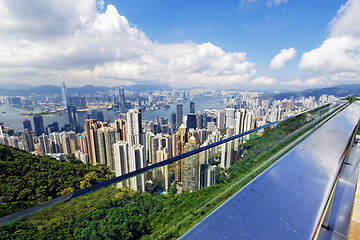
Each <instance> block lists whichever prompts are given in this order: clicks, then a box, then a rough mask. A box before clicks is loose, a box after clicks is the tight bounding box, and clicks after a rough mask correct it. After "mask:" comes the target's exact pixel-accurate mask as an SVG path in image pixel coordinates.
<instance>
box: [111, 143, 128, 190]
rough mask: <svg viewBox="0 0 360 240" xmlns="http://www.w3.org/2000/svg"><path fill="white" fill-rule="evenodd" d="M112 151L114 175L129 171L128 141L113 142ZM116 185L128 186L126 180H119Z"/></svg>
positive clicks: (117, 175)
mask: <svg viewBox="0 0 360 240" xmlns="http://www.w3.org/2000/svg"><path fill="white" fill-rule="evenodd" d="M113 152H114V165H115V166H114V168H115V174H116V177H119V176H121V175H124V174H126V173H128V172H129V155H128V154H129V153H128V143H127V142H126V141H118V142H116V143H114V144H113ZM117 185H118V187H125V186H128V180H125V181H121V182H120V183H118V184H117Z"/></svg>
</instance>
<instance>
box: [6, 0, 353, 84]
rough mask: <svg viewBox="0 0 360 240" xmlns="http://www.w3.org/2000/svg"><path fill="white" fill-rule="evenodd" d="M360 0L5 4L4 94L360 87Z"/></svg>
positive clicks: (19, 0)
mask: <svg viewBox="0 0 360 240" xmlns="http://www.w3.org/2000/svg"><path fill="white" fill-rule="evenodd" d="M358 16H360V0H349V1H345V0H331V1H329V0H316V1H311V0H237V1H235V0H226V1H216V0H211V1H209V0H207V1H205V0H196V1H194V0H192V1H190V0H181V1H180V0H151V1H149V0H141V1H140V0H110V1H109V0H76V1H74V0H0V86H1V84H3V85H4V86H5V84H7V83H19V84H29V85H34V86H37V85H45V84H51V85H60V83H61V82H65V83H66V84H67V86H74V87H75V86H83V85H88V84H91V85H97V86H119V85H132V84H137V83H147V84H153V83H156V84H163V83H165V84H168V85H169V86H171V87H174V88H193V87H207V88H215V89H243V90H284V89H288V90H301V89H306V88H317V87H327V86H333V85H338V84H352V83H360V22H359V19H358Z"/></svg>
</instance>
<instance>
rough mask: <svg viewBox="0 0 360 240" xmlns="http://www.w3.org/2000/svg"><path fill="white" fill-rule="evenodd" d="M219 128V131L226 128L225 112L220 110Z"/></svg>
mask: <svg viewBox="0 0 360 240" xmlns="http://www.w3.org/2000/svg"><path fill="white" fill-rule="evenodd" d="M217 127H218V128H219V129H223V128H225V111H224V110H220V111H219V113H218V119H217Z"/></svg>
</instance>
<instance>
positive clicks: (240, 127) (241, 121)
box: [235, 108, 246, 135]
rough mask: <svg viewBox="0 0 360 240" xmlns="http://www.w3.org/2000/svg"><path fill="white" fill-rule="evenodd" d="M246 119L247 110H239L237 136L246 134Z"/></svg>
mask: <svg viewBox="0 0 360 240" xmlns="http://www.w3.org/2000/svg"><path fill="white" fill-rule="evenodd" d="M245 117H246V110H245V109H243V108H242V109H238V110H237V111H236V126H235V127H236V131H235V134H236V135H237V134H240V133H243V132H244V126H245Z"/></svg>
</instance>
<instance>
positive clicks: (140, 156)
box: [129, 145, 146, 192]
mask: <svg viewBox="0 0 360 240" xmlns="http://www.w3.org/2000/svg"><path fill="white" fill-rule="evenodd" d="M143 151H144V147H143V146H142V145H134V146H131V147H129V172H133V171H135V170H138V169H141V168H143V167H145V164H146V163H145V161H144V152H143ZM130 188H131V189H133V190H135V191H142V192H144V191H145V174H140V175H137V176H135V177H132V178H130Z"/></svg>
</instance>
